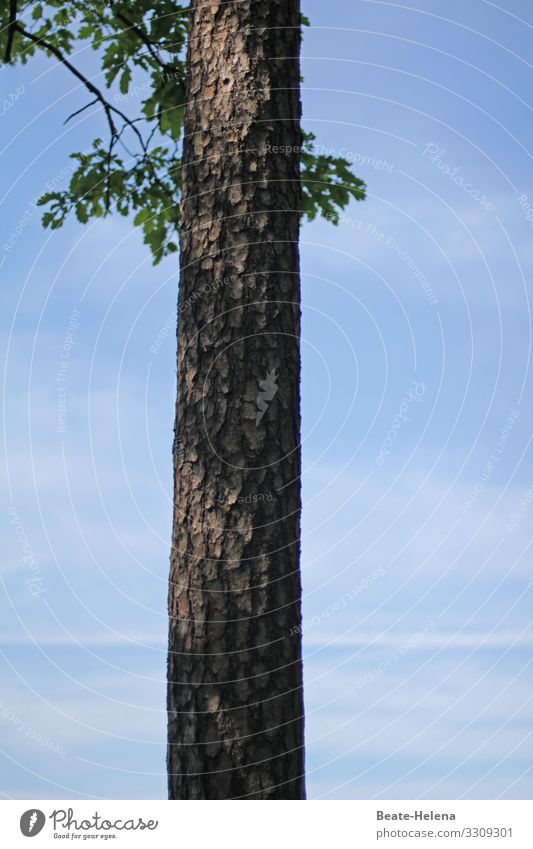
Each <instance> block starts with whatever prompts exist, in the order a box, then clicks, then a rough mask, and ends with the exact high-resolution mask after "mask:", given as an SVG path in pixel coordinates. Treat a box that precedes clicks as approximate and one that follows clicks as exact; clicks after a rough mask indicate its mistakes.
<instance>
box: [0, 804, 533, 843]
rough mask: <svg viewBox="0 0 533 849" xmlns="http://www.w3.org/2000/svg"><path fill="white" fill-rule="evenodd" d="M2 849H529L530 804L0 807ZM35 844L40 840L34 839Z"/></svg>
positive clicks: (531, 838)
mask: <svg viewBox="0 0 533 849" xmlns="http://www.w3.org/2000/svg"><path fill="white" fill-rule="evenodd" d="M0 825H1V835H2V841H1V843H2V846H5V847H6V849H7V847H8V849H11V847H16V846H26V847H28V845H32V846H35V847H36V849H37V847H41V846H43V847H45V846H61V845H62V844H64V843H66V842H67V841H70V843H68V844H67V845H69V846H70V845H72V843H76V844H79V845H80V846H81V845H84V846H87V845H92V846H94V845H96V846H103V845H108V846H117V847H126V846H146V847H152V846H154V847H155V846H157V847H158V849H166V847H173V848H174V849H178V847H184V846H187V847H188V849H196V847H197V849H206V847H210V846H216V847H217V849H291V847H292V848H293V849H296V847H304V849H327V847H333V849H337V847H338V849H345V848H346V847H349V849H352V847H353V849H368V847H370V846H376V847H384V849H385V847H387V849H392V847H397V849H404V847H405V849H407V847H409V849H416V847H420V849H430V847H433V846H434V847H435V849H448V847H450V849H451V847H454V849H462V847H464V849H468V847H470V849H475V847H480V846H487V847H493V849H500V847H508V849H533V803H532V802H530V801H510V802H507V801H505V802H504V801H502V802H494V801H472V802H470V801H460V802H455V801H426V800H424V801H422V802H420V801H405V800H400V801H382V802H373V801H372V802H370V801H338V802H334V801H324V802H317V801H309V802H304V803H298V802H283V801H276V802H271V803H270V804H269V806H268V807H266V808H265V807H264V806H261V802H259V801H236V802H193V803H190V804H187V803H184V802H166V801H154V800H133V801H132V800H127V801H116V800H114V801H91V802H87V801H56V800H53V801H50V800H45V801H31V802H30V801H11V800H10V801H3V802H1V803H0ZM31 838H35V844H29V843H28V840H29V839H31Z"/></svg>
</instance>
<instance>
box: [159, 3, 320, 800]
mask: <svg viewBox="0 0 533 849" xmlns="http://www.w3.org/2000/svg"><path fill="white" fill-rule="evenodd" d="M190 14H191V18H190V41H189V57H188V68H189V77H188V84H187V85H188V97H187V105H186V115H185V141H184V156H183V189H182V229H181V237H180V247H181V255H180V264H181V280H180V294H179V303H178V313H179V320H178V398H177V405H176V428H175V443H174V480H175V495H174V523H173V537H172V555H171V574H170V591H169V614H170V642H169V660H168V673H169V676H168V677H169V683H168V713H169V723H168V743H169V745H168V771H169V795H170V798H173V799H230V798H250V799H303V798H305V787H304V763H303V694H302V662H301V637H300V623H301V618H300V617H301V614H300V598H301V586H300V572H299V549H300V543H299V532H300V412H299V409H300V352H299V339H300V280H299V261H298V233H299V206H300V181H299V156H298V150H297V148H298V145H299V144H300V140H301V137H300V93H299V85H300V84H299V50H300V9H299V2H298V0H234V1H233V0H232V2H219V0H212V1H211V2H206V0H193V2H192V4H191V10H190ZM275 147H283V151H282V152H279V151H277V152H276V151H275V150H273V148H275Z"/></svg>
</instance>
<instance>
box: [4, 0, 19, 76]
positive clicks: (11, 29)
mask: <svg viewBox="0 0 533 849" xmlns="http://www.w3.org/2000/svg"><path fill="white" fill-rule="evenodd" d="M16 25H17V0H9V23H8V25H7V43H6V52H5V55H4V62H5V63H6V65H7V64H8V63H9V62H11V51H12V49H13V39H14V37H15V29H16Z"/></svg>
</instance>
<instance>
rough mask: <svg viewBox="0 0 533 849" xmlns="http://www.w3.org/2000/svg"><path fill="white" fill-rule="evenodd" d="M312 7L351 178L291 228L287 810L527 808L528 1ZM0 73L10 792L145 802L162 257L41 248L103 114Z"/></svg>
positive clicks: (151, 764)
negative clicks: (293, 591) (295, 457)
mask: <svg viewBox="0 0 533 849" xmlns="http://www.w3.org/2000/svg"><path fill="white" fill-rule="evenodd" d="M304 11H305V12H306V14H308V15H309V16H310V18H311V21H312V24H313V27H312V28H311V29H310V30H307V31H306V33H305V38H304V44H303V57H304V59H303V69H304V76H305V84H304V114H305V121H304V125H305V127H306V129H308V130H312V131H313V132H314V133H315V134H316V136H317V142H318V143H319V144H320V145H322V146H323V147H324V148H327V149H329V150H332V151H335V152H336V154H342V155H346V156H347V157H348V158H349V159H352V160H353V161H354V168H355V170H356V173H357V174H358V175H359V176H361V177H363V178H364V179H365V180H366V181H367V184H368V199H367V200H366V201H365V203H360V204H356V203H352V204H351V205H350V207H349V209H347V210H346V214H345V219H344V220H343V221H342V222H341V224H340V225H339V226H338V227H337V228H334V227H332V226H331V225H330V224H328V223H327V222H325V221H316V222H314V223H312V224H306V225H305V226H304V227H303V229H302V233H301V243H302V283H303V300H304V318H303V356H304V373H303V414H304V477H303V492H304V517H303V579H304V593H305V598H304V622H305V628H304V646H305V676H306V708H307V726H306V728H307V745H308V749H307V767H308V792H309V796H310V798H328V799H346V798H374V797H383V798H417V797H425V798H500V797H501V798H531V796H532V793H533V767H532V766H531V764H532V754H533V746H532V740H531V735H532V731H533V727H532V721H531V719H532V707H531V699H532V695H531V683H530V682H531V671H530V665H531V662H532V658H533V653H532V648H533V628H532V626H531V606H532V596H533V593H532V590H531V574H532V573H531V551H530V546H531V530H530V529H531V514H532V513H533V506H532V502H533V488H532V487H533V480H532V475H531V459H532V450H531V445H530V443H531V425H530V422H531V420H532V409H531V376H530V369H529V367H530V342H531V333H530V331H531V314H530V304H529V291H530V279H531V268H532V263H533V238H532V236H533V233H532V227H533V223H532V222H531V221H529V220H528V212H529V210H528V203H529V204H531V206H532V207H533V184H532V176H533V168H532V163H531V154H530V152H529V151H528V148H529V147H530V139H531V126H532V121H531V107H530V106H529V105H528V100H529V99H530V92H531V87H532V83H533V79H532V76H533V74H532V70H533V68H532V65H531V64H530V63H529V61H528V60H529V59H530V58H531V50H530V44H531V37H532V34H533V33H532V27H533V14H532V10H531V8H530V6H529V4H528V3H527V2H526V0H510V2H508V3H506V4H505V9H503V8H502V7H501V6H499V5H498V4H496V3H492V2H486V0H472V2H471V3H468V4H465V3H459V2H454V0H452V2H450V3H447V4H445V5H443V4H441V3H437V2H434V0H433V2H432V0H413V3H412V4H401V3H397V2H375V0H351V2H349V3H348V2H347V0H331V2H329V3H327V4H323V3H319V2H317V0H313V2H306V3H305V4H304ZM79 59H80V61H81V62H82V63H85V66H86V67H90V60H88V59H87V57H86V56H85V55H82V56H81V57H79ZM2 82H3V85H2V92H3V94H2V99H4V97H6V96H8V95H10V94H12V95H16V94H17V86H18V87H19V88H18V94H17V96H16V97H15V96H13V97H12V98H10V101H9V103H10V106H9V108H8V109H5V106H4V107H3V108H2V113H3V114H2V116H1V118H0V120H1V124H2V146H3V150H2V165H3V169H2V173H3V175H4V179H3V181H2V211H3V216H2V238H1V239H0V243H1V244H0V265H1V268H2V278H3V286H2V294H1V297H2V310H1V315H0V322H1V325H0V344H1V348H2V354H3V357H2V359H3V361H4V360H5V377H4V397H5V402H4V415H3V423H4V429H3V449H4V450H3V455H4V457H7V458H8V460H7V461H5V475H4V476H3V480H4V487H3V491H4V499H3V501H4V507H3V508H2V523H1V532H2V551H3V553H4V556H3V557H2V563H1V579H2V616H1V617H0V642H1V648H2V653H1V655H0V665H1V669H2V681H3V686H2V692H1V694H0V700H1V704H0V748H1V750H2V752H3V757H2V761H1V776H0V787H1V789H2V791H3V794H4V796H5V797H7V798H91V797H95V798H102V797H104V798H105V797H114V798H129V797H132V798H152V797H153V798H158V797H159V798H164V797H165V795H166V781H165V774H164V773H165V764H164V757H165V741H164V737H165V714H164V689H165V688H164V677H165V640H166V614H165V605H166V587H167V568H168V567H167V564H168V548H169V532H170V518H171V514H170V510H171V497H172V491H171V464H170V450H171V439H172V425H173V403H174V373H175V372H174V368H175V366H174V357H175V349H174V333H173V330H172V329H171V330H170V332H169V334H168V336H164V335H163V336H161V335H159V340H160V344H158V346H156V351H157V352H156V353H154V351H153V350H152V351H151V350H150V348H151V347H152V348H153V346H154V341H155V340H156V339H157V338H158V334H160V332H161V329H162V328H165V327H169V326H170V325H171V323H172V316H173V314H174V312H175V302H176V292H177V284H178V274H177V268H178V262H177V260H176V259H172V258H171V259H167V260H165V261H164V262H163V263H162V264H161V265H160V266H158V267H157V268H153V267H152V265H151V261H150V257H149V255H148V252H147V250H146V248H145V247H144V246H143V244H142V240H141V238H140V235H139V232H138V231H136V230H135V229H134V228H133V227H132V226H131V225H130V223H129V222H128V221H127V220H125V219H122V218H116V217H113V218H109V219H107V220H106V221H99V222H97V223H91V224H90V225H88V226H86V227H82V226H81V225H79V224H78V223H76V222H75V221H69V222H68V224H67V225H66V226H65V227H64V229H62V230H61V231H58V232H54V233H50V232H48V231H43V230H42V228H41V226H40V223H39V218H40V214H39V211H36V210H35V208H34V207H33V205H32V200H33V199H34V198H35V197H38V196H39V195H40V194H41V193H42V192H43V191H45V190H46V184H47V183H53V184H55V185H57V186H61V185H62V184H63V185H65V184H66V181H67V180H68V173H69V168H70V165H69V158H68V157H69V154H70V153H71V152H72V151H75V150H81V149H83V148H85V147H86V146H87V145H89V144H90V142H91V141H92V139H93V138H94V137H95V136H97V135H98V134H99V133H101V132H103V131H104V130H103V122H102V118H101V116H100V115H99V114H98V113H97V112H96V113H94V114H92V115H91V114H89V113H85V114H83V115H82V116H80V118H79V119H77V120H76V121H73V122H71V123H70V124H69V125H67V127H64V126H63V121H64V118H65V117H66V115H67V114H69V113H70V112H72V111H73V110H74V109H76V108H78V107H79V105H80V104H81V103H82V102H84V101H82V100H80V97H83V95H82V94H81V93H80V91H79V89H78V87H77V84H76V82H75V81H74V80H73V79H71V78H70V77H69V76H68V75H67V73H66V72H65V71H63V69H61V68H57V67H56V66H55V65H54V64H53V63H52V62H47V61H46V60H44V59H38V60H35V61H33V62H30V63H29V65H28V66H26V67H25V68H16V69H5V68H4V69H2ZM130 103H131V108H132V110H133V109H135V106H136V102H135V98H134V97H132V98H131V101H130ZM128 105H129V104H128V100H127V99H126V100H124V101H122V106H123V107H124V108H126V106H128ZM531 217H533V214H532V216H531ZM20 222H23V223H22V224H21V225H20V226H19V227H18V225H19V224H20ZM17 227H18V230H19V232H18V235H16V234H15V237H14V235H13V234H14V233H15V230H16V228H17ZM10 239H11V240H12V243H10ZM6 245H7V249H6ZM62 352H64V353H65V354H67V353H68V357H67V356H61V355H62ZM65 363H68V364H67V365H65ZM58 376H60V378H61V379H59V377H58ZM61 403H64V405H65V406H66V408H67V410H66V412H65V413H64V414H63V413H62V412H61V410H60V409H59V405H60V404H61ZM58 426H59V428H60V430H59V431H58ZM22 558H25V559H24V560H23V559H22Z"/></svg>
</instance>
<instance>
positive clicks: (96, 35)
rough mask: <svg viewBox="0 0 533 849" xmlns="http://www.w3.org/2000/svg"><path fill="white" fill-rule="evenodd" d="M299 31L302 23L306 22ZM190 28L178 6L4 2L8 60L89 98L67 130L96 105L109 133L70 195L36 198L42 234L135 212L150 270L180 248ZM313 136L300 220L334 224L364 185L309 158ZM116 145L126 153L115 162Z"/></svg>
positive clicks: (75, 177)
mask: <svg viewBox="0 0 533 849" xmlns="http://www.w3.org/2000/svg"><path fill="white" fill-rule="evenodd" d="M302 24H303V25H307V24H308V21H307V19H305V18H303V16H302ZM187 29H188V8H187V5H184V4H180V3H176V2H175V0H135V2H131V0H113V2H105V1H104V0H94V2H88V0H69V2H66V1H65V0H48V2H46V3H45V4H42V3H39V2H34V0H18V1H17V0H9V3H8V4H7V3H5V4H4V8H3V9H2V10H0V55H3V56H4V61H5V62H6V63H11V62H17V61H20V62H21V63H23V64H25V63H26V62H27V61H28V59H29V57H31V56H33V55H34V54H35V53H36V52H37V51H42V52H43V53H44V54H45V55H47V56H50V57H53V58H54V59H55V60H56V61H57V62H59V63H60V64H61V65H62V66H63V67H65V68H66V69H67V70H68V71H69V73H71V74H72V75H73V76H74V77H75V78H76V79H77V80H78V81H79V82H80V83H81V85H82V86H83V87H84V88H85V89H86V90H87V92H88V94H89V95H90V100H89V101H88V102H87V103H86V104H84V105H83V106H81V107H80V108H79V109H77V110H75V111H74V112H72V113H71V114H70V115H69V116H68V117H67V118H66V120H65V123H68V122H69V121H71V120H72V119H73V118H75V117H77V116H79V115H81V114H82V113H83V112H85V111H86V110H87V109H89V108H90V107H91V106H96V105H99V106H100V107H101V108H102V110H103V112H104V115H105V118H106V122H107V126H108V130H109V139H108V142H107V143H106V144H104V142H103V141H102V139H96V140H95V141H94V142H93V145H92V148H91V149H90V151H89V152H83V153H74V154H72V158H73V159H74V160H75V161H76V163H77V168H76V170H75V171H74V172H73V174H72V177H71V180H70V184H69V186H68V188H67V189H65V190H64V191H54V192H48V193H46V194H45V195H43V196H42V197H41V198H40V199H39V204H40V205H43V206H47V210H46V211H45V212H44V215H43V224H44V225H45V226H46V227H52V228H58V227H61V225H62V224H63V222H64V221H65V219H66V218H67V216H68V215H69V214H70V213H71V212H74V214H75V215H76V217H77V218H78V220H79V221H80V222H82V223H85V222H87V221H88V220H89V219H90V218H94V217H102V216H105V215H108V214H109V213H110V212H111V211H112V209H116V211H117V212H119V213H120V214H122V215H129V214H130V213H133V214H134V219H133V221H134V224H135V225H137V226H141V227H142V229H143V236H144V241H145V243H146V244H147V245H148V246H149V248H150V250H151V252H152V256H153V260H154V263H157V262H159V261H160V260H161V259H162V258H163V257H164V256H165V255H167V254H169V253H171V252H173V251H176V250H177V232H178V227H179V217H178V210H179V198H180V190H181V159H180V154H179V142H180V140H181V137H182V133H183V121H184V103H185V71H186V69H185V59H184V48H185V44H186V41H187ZM84 43H85V44H88V45H90V46H91V48H92V49H93V50H94V51H96V52H97V53H98V56H99V59H100V63H101V71H100V74H99V75H98V76H100V77H101V79H102V83H101V85H97V84H96V82H95V81H94V79H90V78H89V77H88V76H87V75H86V74H84V73H83V71H82V70H81V69H80V68H79V67H78V66H77V65H76V64H74V62H73V61H72V54H73V52H74V50H76V52H78V51H80V49H81V46H82V45H83V44H84ZM139 73H140V74H142V75H143V76H144V77H146V75H148V77H149V82H148V83H147V84H146V88H147V89H148V91H147V96H146V97H144V98H141V100H140V107H139V110H138V112H139V113H140V114H137V116H136V117H134V118H130V117H129V116H128V115H127V114H126V113H125V112H124V111H123V110H122V109H121V108H120V107H119V106H117V100H118V99H119V98H122V99H124V98H126V97H127V96H128V95H129V93H130V90H131V87H132V78H133V75H134V74H139ZM116 83H118V89H119V94H116V93H115V95H114V102H112V100H111V99H110V94H108V93H110V92H111V90H112V89H113V88H114V86H115V84H116ZM142 88H143V89H144V88H145V85H143V86H142ZM135 90H136V89H134V91H135ZM141 128H142V129H141ZM156 136H157V138H156ZM314 138H315V137H314V136H313V135H312V134H311V133H304V134H303V139H304V141H303V146H302V152H301V169H302V216H304V217H307V218H308V219H310V220H312V219H313V218H315V217H316V216H317V214H321V215H323V216H325V217H326V218H328V219H329V220H332V221H334V222H335V223H337V221H338V216H339V212H340V211H341V210H342V209H344V207H345V206H346V205H347V204H348V203H349V201H350V199H351V198H353V199H355V200H362V199H363V198H364V197H365V184H364V183H363V181H362V180H360V179H359V178H357V177H355V176H354V175H353V174H352V172H351V171H350V167H349V163H348V162H347V160H345V159H343V158H342V157H332V156H322V155H317V154H316V153H314V150H313V142H314ZM154 139H155V146H153V142H154ZM119 147H120V148H121V149H122V150H123V151H124V153H120V154H119V152H118V148H119ZM132 148H133V149H132ZM124 154H126V156H125V155H124Z"/></svg>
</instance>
